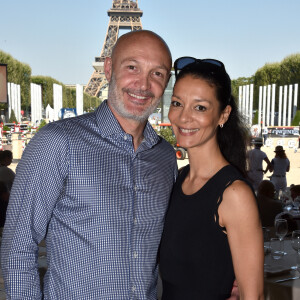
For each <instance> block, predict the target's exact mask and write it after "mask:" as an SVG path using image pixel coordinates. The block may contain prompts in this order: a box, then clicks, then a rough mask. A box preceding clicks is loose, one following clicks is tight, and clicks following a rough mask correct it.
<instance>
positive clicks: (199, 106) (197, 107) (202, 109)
mask: <svg viewBox="0 0 300 300" xmlns="http://www.w3.org/2000/svg"><path fill="white" fill-rule="evenodd" d="M196 110H199V111H206V107H205V106H203V105H197V106H196Z"/></svg>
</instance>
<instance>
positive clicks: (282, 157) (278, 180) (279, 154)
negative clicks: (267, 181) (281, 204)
mask: <svg viewBox="0 0 300 300" xmlns="http://www.w3.org/2000/svg"><path fill="white" fill-rule="evenodd" d="M274 152H275V157H274V158H273V159H272V161H271V167H268V169H267V170H269V171H270V172H272V171H273V174H272V176H271V181H272V183H273V184H274V187H275V190H276V193H277V194H278V193H279V190H284V189H286V187H287V181H286V172H289V170H290V161H289V159H288V158H287V156H286V154H285V151H284V149H283V147H282V146H276V147H275V151H274Z"/></svg>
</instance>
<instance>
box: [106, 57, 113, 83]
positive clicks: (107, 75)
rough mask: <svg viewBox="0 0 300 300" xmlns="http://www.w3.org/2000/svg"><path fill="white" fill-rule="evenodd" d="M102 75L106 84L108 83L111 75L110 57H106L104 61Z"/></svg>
mask: <svg viewBox="0 0 300 300" xmlns="http://www.w3.org/2000/svg"><path fill="white" fill-rule="evenodd" d="M104 73H105V77H106V79H107V81H108V82H110V79H111V74H112V59H111V57H106V58H105V61H104Z"/></svg>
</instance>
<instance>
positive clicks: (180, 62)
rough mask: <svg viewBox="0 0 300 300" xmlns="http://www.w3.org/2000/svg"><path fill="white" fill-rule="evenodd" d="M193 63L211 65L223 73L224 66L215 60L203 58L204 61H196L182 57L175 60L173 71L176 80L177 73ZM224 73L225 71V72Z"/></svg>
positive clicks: (192, 58) (195, 59)
mask: <svg viewBox="0 0 300 300" xmlns="http://www.w3.org/2000/svg"><path fill="white" fill-rule="evenodd" d="M193 63H206V64H211V65H213V66H214V67H219V68H221V69H223V70H224V71H225V66H224V64H223V63H222V62H221V61H219V60H216V59H212V58H205V59H197V58H194V57H190V56H183V57H180V58H177V59H176V60H175V62H174V69H175V77H176V78H177V76H178V74H179V72H180V71H181V70H182V69H183V68H185V67H186V66H188V65H190V64H193ZM225 72H226V71H225Z"/></svg>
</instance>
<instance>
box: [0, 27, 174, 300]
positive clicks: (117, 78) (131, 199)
mask: <svg viewBox="0 0 300 300" xmlns="http://www.w3.org/2000/svg"><path fill="white" fill-rule="evenodd" d="M171 65H172V58H171V54H170V51H169V48H168V46H167V45H166V43H165V42H164V41H163V40H162V38H161V37H159V36H158V35H156V34H155V33H153V32H150V31H136V32H130V33H128V34H125V35H123V36H121V37H120V38H119V39H118V42H117V44H116V46H115V48H114V50H113V53H112V56H111V57H110V58H106V60H105V63H104V71H105V74H106V77H107V79H108V81H109V93H108V99H107V101H104V102H103V103H102V104H101V105H100V106H99V107H98V108H97V110H96V111H95V112H93V113H90V114H85V115H82V116H79V117H75V118H70V119H65V120H61V121H58V122H53V123H50V124H48V125H47V126H45V127H44V128H43V129H41V130H40V131H39V132H38V133H37V134H36V135H35V137H34V138H33V139H32V141H31V142H30V143H29V145H28V146H27V147H26V150H25V152H24V154H23V157H22V160H21V161H20V163H19V165H18V167H17V173H16V178H15V182H14V186H13V189H12V192H11V198H10V203H9V207H8V212H7V219H6V224H5V228H4V236H3V239H2V250H1V251H2V252H1V260H2V261H1V263H2V273H3V276H4V281H5V288H6V293H7V298H8V299H42V298H43V299H56V300H57V299H68V300H70V299H97V300H99V299H101V300H103V299H116V300H121V299H126V300H128V299H145V300H146V299H147V300H154V299H156V282H157V262H156V256H157V250H158V246H159V242H160V238H161V233H162V229H163V221H164V216H165V212H166V209H167V206H168V200H169V196H170V193H171V189H172V185H173V183H174V181H175V178H176V174H177V163H176V158H175V154H174V151H173V148H172V147H171V146H170V145H169V144H168V143H167V142H166V141H164V140H163V139H161V138H160V137H159V136H157V134H156V133H155V131H154V130H153V129H152V127H151V125H150V124H149V123H148V121H147V119H148V117H149V115H150V114H151V113H152V112H153V111H154V110H155V108H156V107H157V105H158V104H159V101H160V98H161V96H162V95H163V92H164V89H165V87H166V85H167V83H168V80H169V77H170V70H171ZM43 239H46V245H47V263H48V270H47V273H46V275H45V277H44V284H43V286H44V287H43V290H41V288H40V280H39V273H38V263H37V257H38V244H39V243H40V242H41V241H42V240H43Z"/></svg>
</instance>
